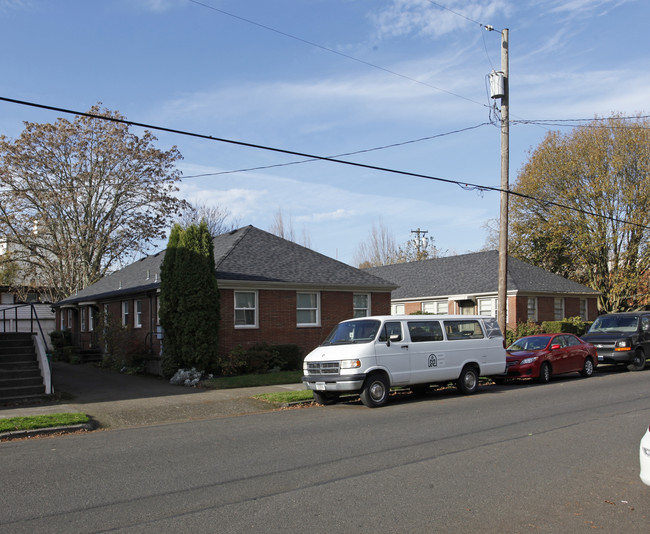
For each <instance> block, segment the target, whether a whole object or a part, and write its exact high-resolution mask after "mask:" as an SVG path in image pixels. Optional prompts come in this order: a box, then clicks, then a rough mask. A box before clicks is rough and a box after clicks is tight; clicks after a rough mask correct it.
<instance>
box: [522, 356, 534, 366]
mask: <svg viewBox="0 0 650 534" xmlns="http://www.w3.org/2000/svg"><path fill="white" fill-rule="evenodd" d="M536 360H537V356H533V357H531V358H525V359H523V360H521V364H520V365H527V364H529V363H533V362H534V361H536Z"/></svg>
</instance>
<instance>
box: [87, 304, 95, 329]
mask: <svg viewBox="0 0 650 534" xmlns="http://www.w3.org/2000/svg"><path fill="white" fill-rule="evenodd" d="M88 331H89V332H94V331H95V308H93V307H92V306H88Z"/></svg>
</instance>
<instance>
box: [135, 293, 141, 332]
mask: <svg viewBox="0 0 650 534" xmlns="http://www.w3.org/2000/svg"><path fill="white" fill-rule="evenodd" d="M134 307H135V310H134V311H135V318H134V319H135V323H134V325H133V326H134V327H135V328H142V301H141V300H136V301H135V303H134Z"/></svg>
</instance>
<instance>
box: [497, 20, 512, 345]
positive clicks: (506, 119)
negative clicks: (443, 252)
mask: <svg viewBox="0 0 650 534" xmlns="http://www.w3.org/2000/svg"><path fill="white" fill-rule="evenodd" d="M501 70H502V71H503V89H504V90H503V96H502V97H501V209H500V215H499V288H498V308H499V310H498V316H497V321H498V322H499V327H500V328H501V331H502V332H503V334H504V336H505V333H506V326H507V324H506V321H507V310H508V200H509V190H510V185H509V167H510V111H509V105H508V100H509V97H510V86H509V72H508V71H509V65H508V28H505V29H503V30H501Z"/></svg>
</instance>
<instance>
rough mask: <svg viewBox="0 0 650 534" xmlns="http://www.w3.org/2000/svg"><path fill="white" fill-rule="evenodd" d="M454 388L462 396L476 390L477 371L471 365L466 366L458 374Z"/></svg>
mask: <svg viewBox="0 0 650 534" xmlns="http://www.w3.org/2000/svg"><path fill="white" fill-rule="evenodd" d="M456 387H457V388H458V391H460V392H461V393H462V394H463V395H471V394H472V393H476V391H477V390H478V369H477V368H476V367H474V366H473V365H466V366H465V367H463V370H462V371H461V372H460V376H459V377H458V380H457V381H456Z"/></svg>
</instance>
